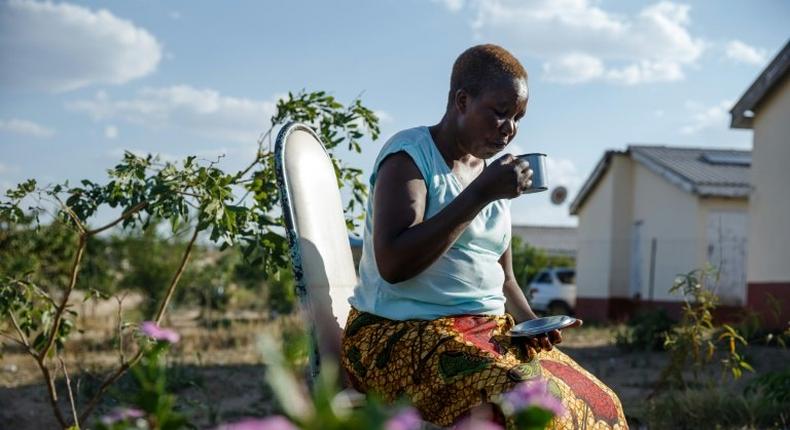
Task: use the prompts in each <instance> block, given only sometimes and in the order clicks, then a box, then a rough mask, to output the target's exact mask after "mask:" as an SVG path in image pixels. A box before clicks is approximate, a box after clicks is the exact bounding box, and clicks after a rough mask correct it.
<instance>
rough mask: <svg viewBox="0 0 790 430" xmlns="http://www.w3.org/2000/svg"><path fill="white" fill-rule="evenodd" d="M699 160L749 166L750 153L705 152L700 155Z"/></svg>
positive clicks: (750, 163) (750, 161)
mask: <svg viewBox="0 0 790 430" xmlns="http://www.w3.org/2000/svg"><path fill="white" fill-rule="evenodd" d="M700 160H702V161H704V162H706V163H708V164H717V165H726V166H751V165H752V154H749V153H746V154H738V153H732V152H730V153H727V152H724V153H722V152H705V153H703V154H702V155H701V156H700Z"/></svg>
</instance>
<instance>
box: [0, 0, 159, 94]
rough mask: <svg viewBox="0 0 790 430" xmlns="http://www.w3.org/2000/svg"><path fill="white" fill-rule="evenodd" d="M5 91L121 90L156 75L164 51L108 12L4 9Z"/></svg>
mask: <svg viewBox="0 0 790 430" xmlns="http://www.w3.org/2000/svg"><path fill="white" fill-rule="evenodd" d="M0 44H2V46H3V49H2V50H0V59H1V60H2V64H3V67H2V69H0V85H2V86H5V87H10V88H32V89H43V90H48V91H68V90H73V89H77V88H81V87H85V86H88V85H92V84H122V83H125V82H128V81H130V80H132V79H135V78H139V77H142V76H145V75H147V74H149V73H151V72H153V71H154V70H155V69H156V67H157V65H158V64H159V61H160V60H161V58H162V47H161V45H160V44H159V42H158V41H157V40H156V38H154V36H152V35H151V34H150V33H148V31H146V30H145V29H143V28H140V27H136V26H135V25H134V24H133V23H132V22H130V21H128V20H124V19H121V18H118V17H116V16H115V15H113V14H112V13H110V12H109V11H107V10H104V9H101V10H98V11H93V10H90V9H88V8H85V7H82V6H76V5H72V4H69V3H57V4H56V3H52V2H34V1H30V0H9V1H7V2H3V3H2V4H0Z"/></svg>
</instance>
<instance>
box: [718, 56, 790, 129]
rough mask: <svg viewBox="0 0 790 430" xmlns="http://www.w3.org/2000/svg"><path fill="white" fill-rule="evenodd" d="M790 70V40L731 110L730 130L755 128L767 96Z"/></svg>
mask: <svg viewBox="0 0 790 430" xmlns="http://www.w3.org/2000/svg"><path fill="white" fill-rule="evenodd" d="M789 70H790V40H788V41H787V42H786V43H785V46H784V47H783V48H782V50H781V51H779V53H778V54H776V57H774V59H773V60H771V62H770V63H769V64H768V66H766V68H765V69H763V71H762V73H760V76H758V77H757V79H755V80H754V82H752V85H751V86H749V89H747V90H746V92H745V93H744V94H743V95H742V96H741V98H740V99H739V100H738V101H737V102H736V103H735V105H734V106H733V107H732V109H730V115H731V120H730V128H745V129H750V128H752V127H753V126H754V124H753V123H754V114H755V110H756V109H757V107H758V106H759V105H760V103H761V102H762V101H763V99H764V98H765V96H766V95H768V93H770V92H771V90H772V89H774V88H775V87H776V86H777V84H778V83H780V82H782V80H783V79H784V78H785V77H786V76H787V74H788V71H789Z"/></svg>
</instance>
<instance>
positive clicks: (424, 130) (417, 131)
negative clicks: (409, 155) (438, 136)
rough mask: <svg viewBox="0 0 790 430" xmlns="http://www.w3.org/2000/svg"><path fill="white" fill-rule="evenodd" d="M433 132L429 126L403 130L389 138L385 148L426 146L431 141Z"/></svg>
mask: <svg viewBox="0 0 790 430" xmlns="http://www.w3.org/2000/svg"><path fill="white" fill-rule="evenodd" d="M430 137H431V134H430V132H429V131H428V127H425V126H420V127H413V128H407V129H405V130H401V131H399V132H397V133H395V134H394V135H392V137H390V138H389V139H388V140H387V143H385V144H384V148H382V149H385V148H392V147H405V146H409V147H424V146H426V145H427V143H429V142H430Z"/></svg>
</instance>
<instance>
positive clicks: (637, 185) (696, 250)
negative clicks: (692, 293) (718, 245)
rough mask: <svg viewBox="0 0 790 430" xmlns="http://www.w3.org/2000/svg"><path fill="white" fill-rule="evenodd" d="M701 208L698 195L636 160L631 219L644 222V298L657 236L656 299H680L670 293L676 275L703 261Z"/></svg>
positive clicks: (642, 236) (642, 239)
mask: <svg viewBox="0 0 790 430" xmlns="http://www.w3.org/2000/svg"><path fill="white" fill-rule="evenodd" d="M700 212H701V209H700V203H699V201H698V199H697V197H696V196H694V195H692V194H690V193H688V192H686V191H684V190H682V189H681V188H680V187H678V186H676V185H674V184H671V183H670V182H668V181H667V180H666V179H664V178H662V177H660V176H659V175H657V174H655V173H653V172H651V171H650V170H648V169H647V168H645V167H644V166H642V165H641V164H639V163H635V165H634V209H633V221H632V223H633V222H635V221H638V220H642V222H643V224H642V229H641V236H640V240H639V249H640V254H641V260H642V261H641V263H640V264H639V265H638V267H639V276H640V279H641V285H642V292H641V295H642V298H643V299H645V300H646V299H648V298H649V288H650V255H651V241H652V238H656V239H657V247H656V256H655V261H656V265H655V277H654V284H653V299H654V300H671V301H677V300H680V297H679V296H675V295H670V294H669V289H670V287H672V283H673V281H674V279H675V277H676V276H677V275H678V274H682V273H687V272H689V271H691V270H693V269H696V268H699V267H702V265H703V264H704V260H703V259H702V258H701V257H702V255H703V254H702V250H703V249H704V246H705V237H704V233H703V232H702V231H701V230H700V229H699V218H700Z"/></svg>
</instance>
